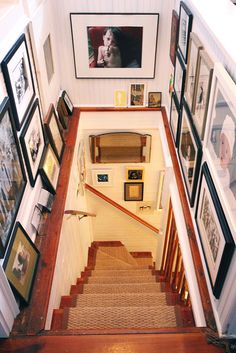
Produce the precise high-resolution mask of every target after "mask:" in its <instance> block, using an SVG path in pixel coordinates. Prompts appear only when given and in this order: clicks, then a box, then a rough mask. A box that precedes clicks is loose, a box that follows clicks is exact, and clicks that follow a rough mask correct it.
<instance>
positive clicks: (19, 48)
mask: <svg viewBox="0 0 236 353" xmlns="http://www.w3.org/2000/svg"><path fill="white" fill-rule="evenodd" d="M1 66H2V72H3V76H4V79H5V82H6V87H7V91H8V95H9V98H10V102H11V108H12V112H13V116H14V118H15V124H16V128H17V130H20V129H21V126H22V125H23V123H24V120H25V119H26V117H27V115H28V113H29V110H30V107H31V104H32V103H33V100H34V97H35V89H34V82H33V76H32V69H31V64H30V60H29V54H28V49H27V44H26V38H25V35H24V34H23V35H22V36H20V38H19V39H18V40H17V42H16V43H15V44H14V46H13V47H12V48H11V50H10V51H9V53H8V54H7V55H6V57H5V58H4V59H3V61H2V63H1Z"/></svg>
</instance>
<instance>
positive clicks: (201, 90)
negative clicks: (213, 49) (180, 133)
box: [192, 50, 214, 140]
mask: <svg viewBox="0 0 236 353" xmlns="http://www.w3.org/2000/svg"><path fill="white" fill-rule="evenodd" d="M213 69H214V64H213V61H212V60H211V59H210V57H209V55H208V54H207V53H206V51H205V50H201V51H200V53H199V70H198V73H197V76H196V80H195V94H194V100H193V107H192V113H193V122H194V125H195V127H196V129H197V132H198V134H199V136H200V138H201V139H202V140H203V138H204V133H205V126H206V119H207V112H208V105H209V97H210V91H211V82H212V74H213Z"/></svg>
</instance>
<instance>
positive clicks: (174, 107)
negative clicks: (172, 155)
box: [170, 92, 181, 147]
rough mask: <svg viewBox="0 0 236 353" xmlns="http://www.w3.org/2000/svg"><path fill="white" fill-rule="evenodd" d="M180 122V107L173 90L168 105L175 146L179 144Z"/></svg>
mask: <svg viewBox="0 0 236 353" xmlns="http://www.w3.org/2000/svg"><path fill="white" fill-rule="evenodd" d="M180 124H181V108H180V105H179V102H178V100H177V97H176V93H175V92H173V93H172V96H171V105H170V129H171V132H172V136H173V139H174V142H175V146H176V147H178V144H179V130H180Z"/></svg>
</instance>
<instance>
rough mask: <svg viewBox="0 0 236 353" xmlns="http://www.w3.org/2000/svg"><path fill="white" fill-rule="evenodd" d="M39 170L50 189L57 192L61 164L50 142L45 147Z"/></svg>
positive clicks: (54, 192)
mask: <svg viewBox="0 0 236 353" xmlns="http://www.w3.org/2000/svg"><path fill="white" fill-rule="evenodd" d="M39 172H40V174H41V176H42V179H43V181H44V184H45V186H46V188H47V189H48V191H50V192H51V193H52V194H56V188H57V182H58V177H59V173H60V164H59V161H58V159H57V157H56V155H55V153H54V152H53V149H52V147H51V145H50V144H48V145H47V147H46V148H45V151H44V155H43V158H42V163H41V165H40V168H39Z"/></svg>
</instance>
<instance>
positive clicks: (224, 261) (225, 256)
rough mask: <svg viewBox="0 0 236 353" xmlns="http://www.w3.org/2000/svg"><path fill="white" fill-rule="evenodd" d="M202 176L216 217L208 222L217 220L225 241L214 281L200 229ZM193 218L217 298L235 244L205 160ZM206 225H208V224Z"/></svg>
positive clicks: (208, 208) (202, 190)
mask: <svg viewBox="0 0 236 353" xmlns="http://www.w3.org/2000/svg"><path fill="white" fill-rule="evenodd" d="M203 178H205V180H206V184H207V187H208V190H207V191H206V193H207V194H209V196H210V198H211V205H212V206H213V207H214V210H215V213H216V215H217V219H213V218H212V219H211V222H210V224H211V225H214V224H215V225H216V223H218V222H219V225H220V230H219V229H218V231H219V232H220V233H221V239H222V240H224V241H225V245H224V249H223V251H222V257H221V259H220V264H219V267H218V270H217V276H216V279H215V281H213V280H212V276H211V273H210V269H209V266H210V264H209V259H208V258H207V254H206V251H207V249H206V247H205V245H204V239H203V238H204V234H203V233H202V232H201V229H200V213H201V212H202V205H200V204H199V200H200V196H201V194H202V193H203V192H204V190H205V189H203V188H202V183H203ZM207 210H208V211H209V210H210V206H208V207H207ZM212 217H213V216H212ZM195 219H196V224H197V228H198V232H199V235H200V240H201V245H202V250H203V254H204V258H205V262H206V266H207V270H208V274H209V278H210V282H211V286H212V290H213V294H214V296H215V297H216V298H217V299H219V297H220V294H221V291H222V288H223V285H224V281H225V279H226V275H227V271H228V268H229V265H230V262H231V259H232V256H233V253H234V249H235V244H234V240H233V237H232V235H231V231H230V228H229V226H228V223H227V221H226V218H225V215H224V211H223V208H222V206H221V203H220V200H219V197H218V195H217V191H216V188H215V186H214V182H213V180H212V178H211V175H210V171H209V168H208V166H207V163H206V162H204V164H203V166H202V172H201V178H200V186H199V192H198V198H197V207H196V213H195ZM213 223H214V224H213ZM208 226H209V224H208ZM214 233H215V231H214ZM214 235H215V234H214ZM205 237H207V236H205ZM206 240H207V241H208V239H206ZM222 240H221V241H222ZM209 241H210V240H209Z"/></svg>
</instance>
